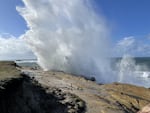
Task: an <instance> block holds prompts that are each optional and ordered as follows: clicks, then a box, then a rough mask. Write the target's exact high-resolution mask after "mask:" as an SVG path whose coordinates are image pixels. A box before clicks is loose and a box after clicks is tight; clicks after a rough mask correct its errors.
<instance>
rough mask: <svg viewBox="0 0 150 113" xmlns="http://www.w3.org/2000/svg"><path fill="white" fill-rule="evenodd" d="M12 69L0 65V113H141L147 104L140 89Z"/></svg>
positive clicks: (149, 95)
mask: <svg viewBox="0 0 150 113" xmlns="http://www.w3.org/2000/svg"><path fill="white" fill-rule="evenodd" d="M15 66H16V64H15V63H13V62H0V113H137V112H138V111H139V110H141V111H140V112H139V113H145V112H143V110H145V109H144V108H143V107H144V106H146V105H148V104H149V103H150V89H146V88H144V87H137V86H133V85H129V84H120V83H113V84H105V85H99V84H97V83H95V82H92V81H90V80H87V79H85V78H83V77H79V76H73V75H71V74H66V73H64V72H52V71H51V72H50V71H47V72H44V71H42V70H31V69H24V68H22V69H21V71H22V72H21V74H20V71H18V70H17V69H16V68H15ZM142 108H143V109H142ZM146 110H147V107H146Z"/></svg>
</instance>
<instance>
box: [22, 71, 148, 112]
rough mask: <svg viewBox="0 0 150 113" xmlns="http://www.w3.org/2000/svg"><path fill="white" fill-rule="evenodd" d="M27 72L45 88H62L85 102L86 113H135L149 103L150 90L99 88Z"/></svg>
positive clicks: (73, 78)
mask: <svg viewBox="0 0 150 113" xmlns="http://www.w3.org/2000/svg"><path fill="white" fill-rule="evenodd" d="M24 71H25V72H26V74H27V75H29V76H30V77H31V78H32V77H34V80H36V81H38V83H39V84H41V85H42V86H45V87H47V88H49V87H54V88H59V89H61V91H62V92H67V93H73V94H75V95H77V96H78V97H80V98H81V99H83V100H84V101H85V103H86V107H87V109H86V113H136V112H138V111H139V110H140V109H141V108H142V107H143V106H145V105H147V104H148V103H150V89H146V88H144V87H137V86H133V85H129V84H120V83H113V84H105V85H99V84H97V83H95V82H92V81H90V80H86V79H84V78H83V77H77V76H73V75H70V74H66V73H64V72H43V71H41V70H37V71H35V70H34V71H31V70H24Z"/></svg>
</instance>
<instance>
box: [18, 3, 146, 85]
mask: <svg viewBox="0 0 150 113" xmlns="http://www.w3.org/2000/svg"><path fill="white" fill-rule="evenodd" d="M23 2H24V5H25V6H24V7H17V10H18V12H19V13H20V15H21V16H22V17H23V18H24V19H25V21H26V23H27V26H28V30H27V31H26V33H25V34H23V35H22V36H21V37H22V38H23V39H24V40H25V41H26V42H27V43H28V45H29V47H30V48H31V50H32V51H33V53H34V54H35V56H36V57H37V62H38V64H39V65H40V66H41V67H42V68H43V70H45V71H48V70H54V71H64V72H67V73H72V74H76V75H82V76H87V77H95V78H96V80H97V82H100V83H111V82H122V83H130V84H136V85H144V86H148V85H149V83H148V84H147V83H146V85H145V81H140V80H138V79H137V77H139V73H138V74H137V72H140V69H142V68H143V66H138V65H136V63H135V61H134V59H133V58H132V57H130V56H126V55H125V56H124V57H123V58H122V59H121V61H120V62H118V63H117V65H113V67H116V70H113V68H112V64H111V56H112V52H113V51H112V50H113V49H112V47H110V45H111V44H110V38H109V37H110V36H109V34H110V31H109V28H108V27H107V23H106V21H105V19H104V17H103V16H102V15H100V14H97V13H96V12H95V10H94V8H93V7H92V5H91V4H92V3H91V0H69V1H68V0H61V2H60V0H36V2H35V0H23ZM129 39H132V38H129ZM127 41H128V40H125V43H127ZM132 42H133V41H132ZM119 45H124V43H120V44H119ZM130 45H132V43H129V44H128V45H126V44H125V46H130ZM117 47H118V46H117ZM121 52H122V50H121ZM125 54H127V51H126V53H125ZM144 68H145V67H144ZM140 76H143V73H140Z"/></svg>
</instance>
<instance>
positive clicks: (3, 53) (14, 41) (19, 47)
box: [0, 33, 35, 60]
mask: <svg viewBox="0 0 150 113" xmlns="http://www.w3.org/2000/svg"><path fill="white" fill-rule="evenodd" d="M24 58H25V59H26V58H35V57H34V55H33V53H32V52H31V50H30V49H29V48H28V47H27V45H26V43H25V41H24V40H23V39H22V38H21V37H20V38H16V37H14V36H12V35H10V34H6V33H5V34H1V35H0V60H11V59H24Z"/></svg>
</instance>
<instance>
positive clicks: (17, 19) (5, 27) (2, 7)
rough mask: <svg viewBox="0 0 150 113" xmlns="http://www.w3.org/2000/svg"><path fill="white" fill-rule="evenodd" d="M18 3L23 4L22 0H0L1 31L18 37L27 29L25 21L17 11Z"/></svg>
mask: <svg viewBox="0 0 150 113" xmlns="http://www.w3.org/2000/svg"><path fill="white" fill-rule="evenodd" d="M18 5H19V6H22V5H23V3H22V2H21V0H0V33H9V34H12V35H14V36H16V37H18V36H19V35H21V34H23V33H24V32H25V30H26V29H27V27H26V23H25V21H24V20H23V18H22V17H21V16H20V15H19V13H18V12H17V11H16V6H18Z"/></svg>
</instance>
